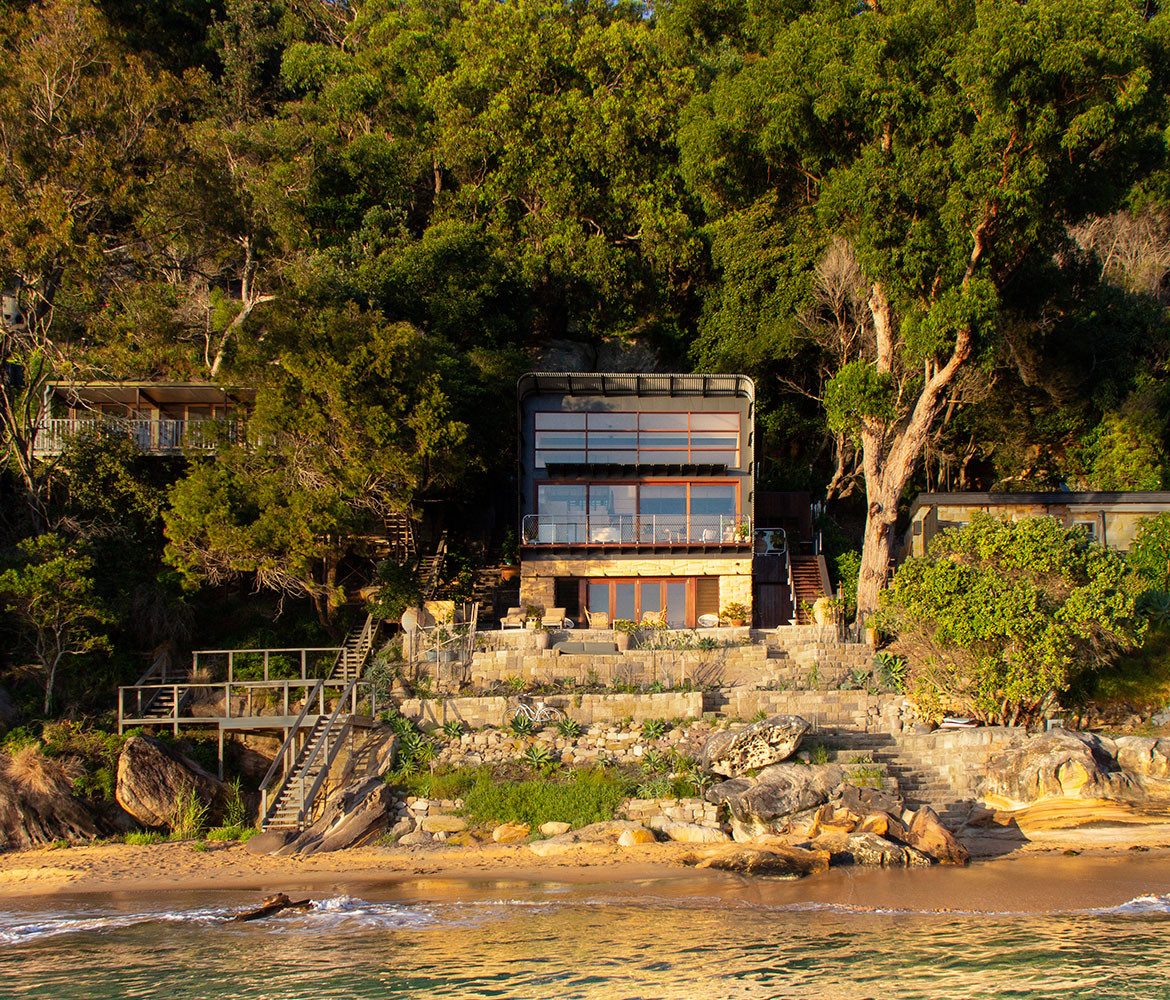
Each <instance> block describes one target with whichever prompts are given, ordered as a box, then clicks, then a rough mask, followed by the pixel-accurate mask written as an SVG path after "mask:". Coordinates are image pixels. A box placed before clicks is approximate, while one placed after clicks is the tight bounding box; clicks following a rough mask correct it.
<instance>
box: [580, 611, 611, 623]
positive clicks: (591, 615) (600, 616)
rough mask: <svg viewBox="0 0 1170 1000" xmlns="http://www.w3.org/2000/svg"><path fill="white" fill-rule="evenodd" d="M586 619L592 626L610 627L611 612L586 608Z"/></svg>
mask: <svg viewBox="0 0 1170 1000" xmlns="http://www.w3.org/2000/svg"><path fill="white" fill-rule="evenodd" d="M585 621H586V623H587V624H588V626H589V627H590V628H609V612H607V611H590V610H589V609H588V608H586V609H585Z"/></svg>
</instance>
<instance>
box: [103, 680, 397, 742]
mask: <svg viewBox="0 0 1170 1000" xmlns="http://www.w3.org/2000/svg"><path fill="white" fill-rule="evenodd" d="M356 683H361V684H364V685H365V686H366V687H368V688H369V692H368V694H363V695H362V696H361V697H362V699H365V698H367V697H368V698H369V700H370V703H371V714H373V709H374V708H375V706H374V704H373V702H374V693H373V686H372V685H371V684H370V683H369V682H368V681H362V682H356ZM351 686H352V685H351ZM330 688H331V689H333V690H334V691H348V690H349V687H348V686H347V685H346V684H345V683H344V682H341V681H338V682H332V683H331V682H329V681H327V680H325V679H324V678H315V677H311V678H306V679H304V680H299V679H294V680H270V681H225V682H221V683H211V684H201V683H190V682H188V683H174V684H136V685H131V686H127V687H120V688H118V729H119V732H121V731H122V730H123V729H124V728H125V727H127V726H159V725H164V726H165V725H169V726H171V727H172V728H173V729H174V730H175V731H176V732H177V731H178V728H179V726H180V725H216V724H218V725H221V726H222V725H224V723H231V722H232V721H235V722H237V723H238V722H240V721H244V720H247V721H251V722H255V723H257V728H260V727H261V726H262V724H265V723H267V724H270V725H279V726H280V727H281V728H283V727H284V726H285V725H286V724H287V720H288V718H289V715H290V712H295V711H297V708H296V706H297V704H298V703H299V702H300V700H301V699H302V698H303V699H304V707H303V708H301V709H300V710H299V711H300V715H299V716H298V720H303V718H304V717H305V716H306V715H308V714H309V711H310V709H311V708H312V707H313V705H314V702H315V703H316V707H317V712H316V714H318V715H324V714H325V713H326V712H327V711H329V710H330V709H331V708H332V706H333V704H334V699H335V698H337V697H338V695H337V694H333V695H328V694H327V690H328V689H330ZM356 698H357V694H356V689H355V691H354V692H353V693H351V699H354V700H355V704H356ZM162 706H165V708H163V707H162ZM355 711H356V709H355ZM297 724H298V725H299V724H300V721H298V723H297Z"/></svg>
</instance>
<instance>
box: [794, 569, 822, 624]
mask: <svg viewBox="0 0 1170 1000" xmlns="http://www.w3.org/2000/svg"><path fill="white" fill-rule="evenodd" d="M824 562H825V557H824V556H798V555H793V556H792V591H793V594H792V603H793V605H794V607H795V608H796V622H797V624H798V625H808V624H810V623H811V622H812V616H811V615H810V613H809V609H810V608H811V606H812V605H813V604H814V603H816V601H817V598H820V597H827V596H829V595H828V591H827V590H826V587H825V581H826V576H827V574H826V573H825V572H824V569H825V567H824Z"/></svg>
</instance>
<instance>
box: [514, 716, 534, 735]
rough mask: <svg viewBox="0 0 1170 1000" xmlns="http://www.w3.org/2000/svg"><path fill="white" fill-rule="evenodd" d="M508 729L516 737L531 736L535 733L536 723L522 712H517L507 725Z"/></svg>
mask: <svg viewBox="0 0 1170 1000" xmlns="http://www.w3.org/2000/svg"><path fill="white" fill-rule="evenodd" d="M508 728H509V729H511V730H512V732H513V733H515V734H516V735H517V736H531V735H532V734H533V733H534V732H536V723H535V722H533V721H532V720H531V719H530V718H529V717H528V716H527V715H524V714H523V713H522V712H517V713H516V714H515V715H513V716H512V721H511V722H509V723H508Z"/></svg>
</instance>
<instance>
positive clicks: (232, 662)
mask: <svg viewBox="0 0 1170 1000" xmlns="http://www.w3.org/2000/svg"><path fill="white" fill-rule="evenodd" d="M235 669H236V654H235V652H234V651H233V650H230V649H229V650H228V683H229V684H230V683H231V682H232V681H234V680H235V679H236V674H235Z"/></svg>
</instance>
